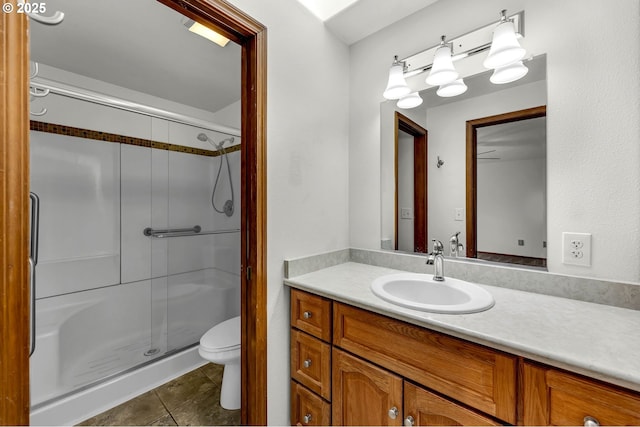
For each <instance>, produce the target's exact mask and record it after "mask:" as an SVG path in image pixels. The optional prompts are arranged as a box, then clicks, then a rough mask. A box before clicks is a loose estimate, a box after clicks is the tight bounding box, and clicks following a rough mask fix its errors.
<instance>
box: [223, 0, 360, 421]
mask: <svg viewBox="0 0 640 427" xmlns="http://www.w3.org/2000/svg"><path fill="white" fill-rule="evenodd" d="M231 3H233V4H234V5H235V6H237V7H238V8H240V9H241V10H243V11H244V12H246V13H247V14H249V15H250V16H252V17H253V18H255V19H257V20H258V21H260V22H261V23H262V24H263V25H265V26H266V27H267V28H268V31H267V44H268V48H267V67H268V69H267V80H268V81H267V110H268V114H267V236H268V247H267V268H268V289H267V299H268V302H267V304H268V305H267V316H268V343H269V345H268V352H267V363H268V378H267V381H268V382H267V387H268V390H267V393H268V396H267V397H268V408H267V411H268V422H269V424H275V425H286V424H288V423H289V387H290V385H289V378H290V374H289V357H288V353H289V295H288V291H287V289H286V288H285V287H284V286H283V284H282V280H283V260H284V259H285V258H288V257H296V256H302V255H308V254H311V253H317V252H324V251H328V250H334V249H341V248H345V247H347V246H348V244H349V239H348V236H349V224H348V210H349V206H348V205H349V194H348V180H349V174H348V155H349V151H348V125H349V111H348V97H349V86H348V84H349V83H348V76H349V51H348V49H347V47H346V46H345V45H343V44H342V43H341V42H340V41H338V40H337V39H336V38H335V37H333V36H332V35H331V34H330V33H329V32H328V31H327V30H326V29H325V28H324V26H323V25H322V23H321V22H320V21H319V20H317V18H315V17H314V16H313V15H311V13H310V12H308V11H307V9H306V8H304V7H303V6H302V5H301V4H299V3H298V2H297V1H290V0H270V1H268V2H266V1H255V0H232V1H231ZM367 191H368V190H367Z"/></svg>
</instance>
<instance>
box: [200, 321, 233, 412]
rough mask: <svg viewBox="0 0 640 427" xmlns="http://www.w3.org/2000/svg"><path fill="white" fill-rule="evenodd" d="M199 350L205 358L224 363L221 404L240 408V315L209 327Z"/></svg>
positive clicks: (226, 406)
mask: <svg viewBox="0 0 640 427" xmlns="http://www.w3.org/2000/svg"><path fill="white" fill-rule="evenodd" d="M198 352H199V353H200V356H201V357H202V358H203V359H206V360H208V361H210V362H212V363H216V364H218V365H224V372H223V374H222V390H221V391H220V406H222V407H223V408H224V409H240V316H238V317H233V318H231V319H229V320H225V321H224V322H222V323H219V324H217V325H216V326H214V327H213V328H211V329H209V330H208V331H207V333H205V334H204V335H203V336H202V338H200V347H199V348H198Z"/></svg>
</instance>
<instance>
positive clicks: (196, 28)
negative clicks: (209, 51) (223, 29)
mask: <svg viewBox="0 0 640 427" xmlns="http://www.w3.org/2000/svg"><path fill="white" fill-rule="evenodd" d="M182 23H183V24H184V26H185V27H187V28H188V29H189V31H191V32H192V33H195V34H197V35H199V36H202V37H204V38H205V39H208V40H211V41H212V42H214V43H215V44H217V45H218V46H221V47H225V46H226V45H227V43H229V39H228V38H226V37H225V36H223V35H222V34H220V33H217V32H216V31H214V30H212V29H211V28H209V27H205V26H204V25H202V24H201V23H199V22H196V21H194V20H193V19H186V20H184V21H182Z"/></svg>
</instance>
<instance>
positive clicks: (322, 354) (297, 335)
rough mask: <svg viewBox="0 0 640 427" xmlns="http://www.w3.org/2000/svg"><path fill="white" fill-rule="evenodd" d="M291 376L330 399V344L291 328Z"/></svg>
mask: <svg viewBox="0 0 640 427" xmlns="http://www.w3.org/2000/svg"><path fill="white" fill-rule="evenodd" d="M291 377H292V378H293V379H294V380H296V381H298V382H299V383H301V384H302V385H304V386H306V387H307V388H309V389H310V390H311V391H313V392H314V393H317V394H319V395H320V396H322V397H324V398H325V399H326V400H331V346H330V345H329V344H327V343H325V342H322V341H320V340H319V339H316V338H314V337H312V336H310V335H307V334H305V333H304V332H300V331H297V330H295V329H292V330H291Z"/></svg>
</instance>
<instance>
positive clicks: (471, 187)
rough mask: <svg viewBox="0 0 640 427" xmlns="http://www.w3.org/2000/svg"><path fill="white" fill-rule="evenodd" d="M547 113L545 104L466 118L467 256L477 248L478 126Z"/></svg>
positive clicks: (540, 115) (472, 256)
mask: <svg viewBox="0 0 640 427" xmlns="http://www.w3.org/2000/svg"><path fill="white" fill-rule="evenodd" d="M546 115H547V106H546V105H541V106H539V107H533V108H527V109H524V110H518V111H511V112H508V113H504V114H497V115H494V116H487V117H482V118H479V119H475V120H467V126H466V127H467V136H466V145H467V149H466V152H467V179H466V182H467V191H466V194H467V200H466V204H467V258H476V255H477V249H478V233H477V228H478V162H477V160H476V157H477V155H478V147H477V145H478V132H477V129H478V128H482V127H485V126H493V125H499V124H502V123H510V122H517V121H520V120H527V119H535V118H537V117H544V116H546Z"/></svg>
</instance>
